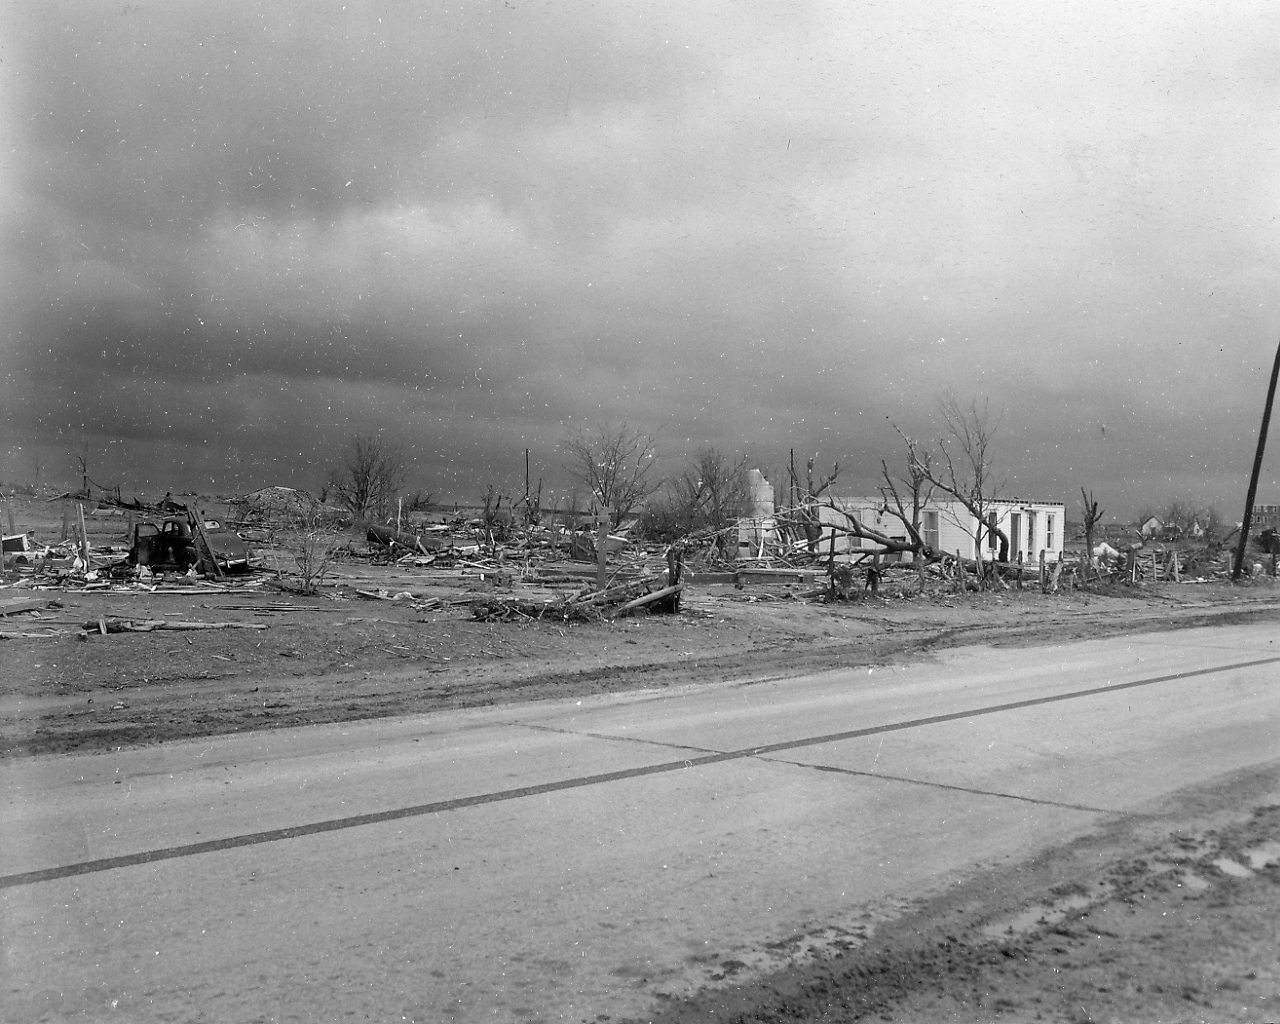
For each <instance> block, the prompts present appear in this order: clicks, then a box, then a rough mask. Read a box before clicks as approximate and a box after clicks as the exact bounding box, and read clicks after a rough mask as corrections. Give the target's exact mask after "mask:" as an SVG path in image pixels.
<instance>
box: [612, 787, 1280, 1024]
mask: <svg viewBox="0 0 1280 1024" xmlns="http://www.w3.org/2000/svg"><path fill="white" fill-rule="evenodd" d="M1278 919H1280V768H1277V767H1276V766H1270V767H1269V768H1267V769H1266V770H1261V771H1257V770H1255V771H1246V772H1239V773H1235V774H1233V775H1230V776H1227V777H1224V778H1221V779H1218V780H1216V781H1215V782H1214V783H1213V784H1212V785H1209V786H1205V787H1200V788H1196V789H1192V790H1188V791H1185V792H1183V793H1179V794H1176V795H1175V796H1174V797H1172V798H1170V799H1168V800H1166V801H1164V802H1163V803H1162V805H1161V806H1157V807H1152V808H1150V809H1148V813H1144V814H1141V815H1134V816H1131V817H1129V818H1127V819H1125V820H1122V821H1118V822H1115V823H1114V824H1112V825H1110V826H1109V827H1107V828H1104V829H1102V830H1100V831H1099V832H1097V833H1095V834H1093V835H1090V836H1087V837H1085V838H1082V839H1080V840H1078V841H1076V842H1074V843H1072V844H1070V845H1068V846H1066V847H1062V848H1055V849H1052V850H1049V851H1047V852H1046V853H1044V854H1043V855H1041V856H1040V857H1038V858H1036V859H1034V860H1032V861H1030V862H1027V863H1024V864H1020V865H1016V866H1014V867H1008V868H1001V869H999V870H989V871H985V872H980V873H978V874H976V875H975V876H972V877H970V878H967V879H965V880H963V881H962V883H961V884H959V885H956V886H954V887H952V888H950V889H949V890H948V891H947V892H946V893H945V895H943V896H941V897H938V898H935V899H932V900H928V901H925V902H922V903H920V904H919V905H917V906H916V907H914V908H913V909H911V910H910V911H909V912H907V913H905V914H902V915H900V916H897V917H895V918H893V919H891V920H890V921H888V922H886V923H881V924H879V925H877V926H876V928H875V929H874V931H873V932H872V933H871V935H870V937H869V938H867V939H866V940H865V942H861V941H860V940H858V939H854V940H853V941H851V942H848V943H846V944H845V946H846V948H845V949H843V950H839V951H837V952H836V953H835V954H834V955H832V956H829V957H826V958H824V959H822V960H820V961H817V962H809V963H804V964H800V965H797V966H795V967H792V968H790V969H787V970H783V971H781V972H778V973H776V974H773V975H771V976H769V977H767V978H764V979H762V980H760V981H758V982H753V983H750V984H745V985H741V986H733V985H731V984H730V985H728V986H727V987H724V988H722V989H718V990H712V991H706V992H704V993H702V994H700V995H699V996H697V997H696V998H693V999H690V1000H681V1001H672V1002H671V1003H670V1004H668V1005H666V1006H660V1007H658V1008H656V1010H655V1012H654V1013H653V1014H652V1015H650V1016H646V1017H644V1018H643V1020H644V1021H645V1022H648V1024H695V1022H699V1024H701V1022H704V1021H708V1020H715V1021H723V1022H726V1024H766V1022H768V1024H777V1022H781V1021H811V1022H818V1021H822V1022H824V1024H834V1022H855V1021H891V1022H900V1024H909V1022H916V1021H931V1022H942V1021H957V1022H958V1021H975V1022H978V1021H983V1022H989V1021H1000V1020H1007V1021H1049V1022H1060V1024H1083V1022H1089V1021H1106V1022H1113V1021H1124V1022H1127V1024H1142V1022H1152V1024H1155V1022H1169V1021H1212V1022H1227V1021H1240V1022H1247V1021H1253V1022H1257V1021H1274V1020H1280V966H1278V965H1277V960H1276V941H1277V932H1276V921H1277V920H1278ZM724 966H725V969H726V973H729V974H731V973H732V971H733V967H734V965H733V964H726V965H724ZM632 1024H635V1022H632Z"/></svg>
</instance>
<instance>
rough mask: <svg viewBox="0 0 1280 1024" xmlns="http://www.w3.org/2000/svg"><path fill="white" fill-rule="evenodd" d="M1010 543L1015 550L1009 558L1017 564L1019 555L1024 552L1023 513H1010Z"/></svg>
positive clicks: (1010, 553)
mask: <svg viewBox="0 0 1280 1024" xmlns="http://www.w3.org/2000/svg"><path fill="white" fill-rule="evenodd" d="M1009 543H1010V544H1012V545H1013V550H1012V551H1010V552H1009V557H1010V558H1011V559H1013V560H1014V561H1015V562H1016V561H1017V560H1018V555H1019V553H1020V552H1021V551H1022V513H1021V512H1010V513H1009Z"/></svg>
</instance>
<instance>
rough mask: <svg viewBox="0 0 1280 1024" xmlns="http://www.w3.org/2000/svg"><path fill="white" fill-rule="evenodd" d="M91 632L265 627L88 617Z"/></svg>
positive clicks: (258, 624) (263, 626) (261, 626)
mask: <svg viewBox="0 0 1280 1024" xmlns="http://www.w3.org/2000/svg"><path fill="white" fill-rule="evenodd" d="M83 628H84V629H86V630H88V631H90V632H93V633H150V632H153V631H154V630H158V629H172V630H198V629H266V628H267V625H266V623H264V622H173V621H169V620H166V619H141V620H136V621H135V620H134V619H90V620H89V621H88V622H86V623H85V624H84V626H83Z"/></svg>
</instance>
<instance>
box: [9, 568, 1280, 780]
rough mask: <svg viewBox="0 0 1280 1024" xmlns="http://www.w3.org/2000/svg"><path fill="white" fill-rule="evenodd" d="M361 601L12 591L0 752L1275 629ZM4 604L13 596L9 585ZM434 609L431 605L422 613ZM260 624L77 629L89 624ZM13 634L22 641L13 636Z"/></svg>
mask: <svg viewBox="0 0 1280 1024" xmlns="http://www.w3.org/2000/svg"><path fill="white" fill-rule="evenodd" d="M384 589H385V590H387V591H388V592H395V591H400V592H409V593H412V594H414V595H415V598H414V600H413V601H409V600H405V601H386V600H367V599H365V598H362V597H360V596H359V595H358V594H356V592H355V589H354V588H352V587H350V586H339V587H334V588H327V589H326V590H325V591H324V593H323V595H322V596H320V597H316V598H306V599H304V598H296V597H293V596H291V595H289V594H286V593H281V592H280V591H278V590H265V589H264V588H261V587H258V588H245V587H242V588H240V589H238V590H236V591H234V592H232V593H216V592H210V593H198V594H186V595H173V594H169V595H163V594H151V593H119V592H109V593H101V594H95V593H67V592H61V591H53V590H43V591H34V592H33V591H25V592H22V596H25V597H36V598H39V599H41V600H42V601H44V602H45V607H43V608H41V609H39V611H38V612H34V613H24V614H22V615H14V616H9V617H8V618H6V619H4V620H3V621H0V631H3V633H5V634H8V635H10V636H12V635H14V634H20V636H19V638H16V639H6V640H0V645H3V659H2V665H3V667H2V668H0V757H20V756H29V755H33V754H44V753H57V752H62V751H70V750H103V749H108V748H111V747H118V746H124V745H136V744H146V743H156V742H162V741H165V740H170V739H179V738H183V737H194V736H205V735H216V734H222V733H228V732H241V731H246V730H253V729H271V728H282V727H288V726H298V725H306V724H312V723H322V722H336V721H349V720H354V719H361V718H373V717H382V716H390V715H402V714H417V713H424V712H430V711H434V710H439V709H444V708H460V707H475V706H482V705H490V704H497V703H504V702H512V701H527V700H539V699H545V698H553V697H557V698H562V697H577V696H582V695H587V694H598V693H608V692H618V691H623V690H634V689H645V688H661V687H670V686H678V685H685V684H690V683H703V682H715V681H721V680H727V679H735V680H741V679H770V678H773V679H776V678H780V677H782V678H785V677H789V676H795V675H799V674H803V673H807V672H816V671H823V670H827V669H833V668H839V667H843V666H851V665H855V666H856V665H874V664H884V663H886V662H890V661H895V660H903V659H909V658H920V657H927V656H929V653H930V652H931V651H933V650H936V649H940V648H944V647H951V646H955V645H959V644H974V643H980V644H1012V645H1021V646H1027V645H1035V644H1045V643H1055V642H1063V641H1066V640H1074V639H1080V638H1086V637H1091V636H1101V635H1114V634H1117V633H1123V632H1126V631H1150V630H1160V629H1171V628H1179V627H1185V626H1191V625H1198V624H1204V623H1211V622H1224V621H1238V620H1241V619H1245V618H1256V617H1264V618H1267V617H1280V591H1277V590H1276V589H1274V588H1273V587H1271V586H1270V585H1268V584H1267V583H1263V584H1260V585H1258V586H1256V587H1243V588H1241V587H1237V588H1232V587H1229V586H1215V585H1205V586H1186V585H1183V586H1180V587H1179V586H1169V587H1166V588H1163V589H1159V588H1142V589H1138V590H1134V589H1130V588H1123V589H1122V590H1120V591H1118V592H1116V593H1115V594H1105V595H1095V594H1086V593H1082V592H1072V593H1067V594H1057V595H1046V594H1041V593H1040V592H1039V591H1038V590H1035V591H1033V590H1023V591H1017V590H1009V591H1003V592H1000V593H983V594H976V593H969V594H946V593H937V594H933V595H930V596H925V597H920V596H915V597H911V598H898V597H885V598H876V599H871V600H867V601H857V602H849V603H837V604H823V603H821V602H819V601H813V600H805V599H804V598H802V597H799V596H797V593H796V588H788V587H785V586H775V587H748V588H743V589H737V588H735V587H733V586H732V585H712V586H701V587H694V588H691V589H690V590H689V591H688V592H687V593H686V595H685V603H684V610H683V611H682V612H681V613H680V614H679V615H675V616H659V615H655V616H645V617H638V618H631V619H622V620H618V621H615V622H601V623H585V624H573V625H566V624H563V623H559V624H557V623H553V622H539V621H521V622H506V623H502V622H479V621H476V620H475V619H473V618H472V616H471V614H470V611H469V608H468V607H467V606H466V604H465V603H460V602H465V601H466V600H467V594H465V593H460V591H459V587H458V586H457V585H456V583H441V582H439V581H438V580H436V579H435V578H434V577H432V576H431V575H430V574H418V575H416V576H415V575H413V574H411V573H408V572H406V573H402V574H396V575H394V578H391V575H390V574H389V577H388V579H387V580H386V581H385V586H384ZM7 593H8V594H14V593H15V592H14V591H8V592H7ZM436 602H439V604H438V606H437V607H432V608H430V609H429V610H420V609H425V607H426V605H428V604H433V603H436ZM100 617H101V618H111V617H116V618H127V619H133V620H144V619H161V620H165V621H170V622H176V623H183V622H186V623H192V622H216V623H239V624H244V625H254V626H265V627H266V628H262V629H241V628H236V629H219V630H207V631H205V630H199V631H155V632H145V633H113V634H109V635H100V634H98V633H97V632H94V631H89V632H88V633H86V632H85V631H84V630H83V629H82V628H81V627H82V626H83V625H84V624H85V623H92V622H96V621H97V620H98V619H99V618H100ZM23 634H25V635H23Z"/></svg>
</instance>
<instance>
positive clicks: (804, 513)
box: [784, 456, 840, 552]
mask: <svg viewBox="0 0 1280 1024" xmlns="http://www.w3.org/2000/svg"><path fill="white" fill-rule="evenodd" d="M817 461H818V460H817V459H816V458H814V457H812V456H811V457H810V458H809V459H808V460H807V461H806V462H805V467H804V483H803V484H802V483H800V481H798V480H793V482H792V485H791V490H792V495H793V497H792V501H793V502H794V504H793V505H792V507H791V508H790V509H789V510H788V511H787V515H786V516H785V517H784V520H786V521H788V525H790V526H791V527H792V529H794V530H796V531H797V532H798V533H802V534H804V538H805V543H806V546H807V547H808V548H809V551H810V552H817V550H818V542H819V541H820V540H821V539H822V518H821V514H820V513H819V511H818V507H819V506H820V505H824V504H825V505H828V506H829V507H831V508H835V503H834V502H832V501H828V502H823V501H822V500H821V499H822V495H823V494H825V493H826V492H827V490H828V489H829V488H830V487H831V485H832V484H833V483H835V482H836V478H837V477H838V476H839V475H840V463H838V462H833V463H832V464H831V472H830V474H828V475H827V476H824V477H822V479H820V480H818V481H816V482H815V480H814V477H813V469H814V466H815V465H817Z"/></svg>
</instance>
